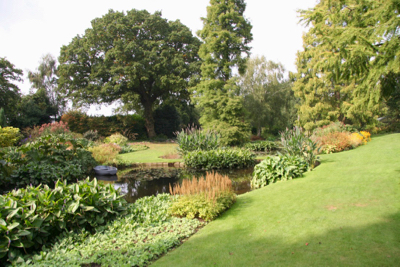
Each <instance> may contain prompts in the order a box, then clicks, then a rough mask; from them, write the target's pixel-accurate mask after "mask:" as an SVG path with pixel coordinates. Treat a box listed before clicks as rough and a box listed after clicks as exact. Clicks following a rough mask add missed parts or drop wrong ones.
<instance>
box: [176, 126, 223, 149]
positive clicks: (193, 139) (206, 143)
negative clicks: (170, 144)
mask: <svg viewBox="0 0 400 267" xmlns="http://www.w3.org/2000/svg"><path fill="white" fill-rule="evenodd" d="M175 134H176V142H177V143H178V145H179V147H178V152H179V153H180V154H181V155H185V154H187V153H188V152H191V151H195V150H205V151H207V150H213V149H217V148H218V147H219V146H220V138H221V136H220V134H218V133H217V132H214V131H205V130H202V129H200V128H196V127H195V126H192V127H187V128H186V129H182V131H180V132H176V133H175Z"/></svg>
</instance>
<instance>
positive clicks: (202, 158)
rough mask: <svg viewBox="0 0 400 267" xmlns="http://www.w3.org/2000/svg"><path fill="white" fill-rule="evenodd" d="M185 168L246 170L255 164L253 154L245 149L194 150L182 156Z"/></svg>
mask: <svg viewBox="0 0 400 267" xmlns="http://www.w3.org/2000/svg"><path fill="white" fill-rule="evenodd" d="M183 161H184V163H185V166H186V167H188V168H194V169H203V170H212V169H233V168H246V167H250V166H253V165H254V163H255V154H254V153H253V152H252V151H250V150H247V149H233V148H229V149H216V150H209V151H203V150H196V151H191V152H188V153H186V154H185V155H184V156H183Z"/></svg>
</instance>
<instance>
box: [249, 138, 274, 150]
mask: <svg viewBox="0 0 400 267" xmlns="http://www.w3.org/2000/svg"><path fill="white" fill-rule="evenodd" d="M244 147H245V148H247V149H249V150H252V151H262V152H271V151H273V150H276V149H278V146H277V144H276V143H275V142H274V141H258V142H250V143H246V144H245V145H244Z"/></svg>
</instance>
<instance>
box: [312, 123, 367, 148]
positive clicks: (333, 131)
mask: <svg viewBox="0 0 400 267" xmlns="http://www.w3.org/2000/svg"><path fill="white" fill-rule="evenodd" d="M311 139H312V140H313V141H314V142H316V143H317V146H318V151H319V152H320V153H325V154H329V153H334V152H340V151H344V150H348V149H352V148H356V147H358V146H360V145H363V144H366V143H367V142H368V141H370V140H371V134H370V133H369V132H366V131H361V132H356V131H355V130H354V129H353V128H352V127H350V126H347V125H344V124H342V123H340V122H336V123H331V124H329V125H326V126H324V127H321V128H317V129H315V130H314V132H313V134H312V136H311Z"/></svg>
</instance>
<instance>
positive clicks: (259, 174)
mask: <svg viewBox="0 0 400 267" xmlns="http://www.w3.org/2000/svg"><path fill="white" fill-rule="evenodd" d="M307 170H308V163H307V161H306V160H305V159H304V158H303V157H299V156H290V155H279V156H276V157H268V158H267V159H265V160H263V161H262V162H261V163H259V164H257V165H256V166H255V167H254V172H253V178H252V180H251V187H252V188H261V187H264V186H267V185H269V184H271V183H275V182H278V181H287V180H292V179H294V178H297V177H300V176H302V175H303V173H304V172H306V171H307Z"/></svg>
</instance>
